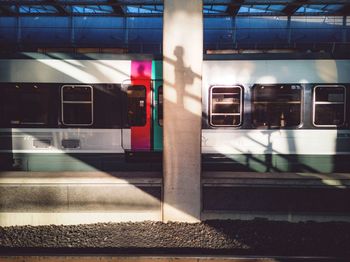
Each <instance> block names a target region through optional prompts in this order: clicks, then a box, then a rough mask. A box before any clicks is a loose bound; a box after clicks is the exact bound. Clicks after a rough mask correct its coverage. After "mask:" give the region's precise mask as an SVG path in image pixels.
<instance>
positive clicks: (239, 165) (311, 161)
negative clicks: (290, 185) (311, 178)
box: [202, 154, 350, 173]
mask: <svg viewBox="0 0 350 262" xmlns="http://www.w3.org/2000/svg"><path fill="white" fill-rule="evenodd" d="M349 161H350V155H295V154H294V155H282V154H273V155H271V154H269V155H268V154H261V155H255V154H240V155H221V154H205V155H203V157H202V168H203V170H207V171H233V172H234V171H237V172H306V173H347V172H350V166H349V164H348V163H349Z"/></svg>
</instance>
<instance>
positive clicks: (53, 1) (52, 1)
mask: <svg viewBox="0 0 350 262" xmlns="http://www.w3.org/2000/svg"><path fill="white" fill-rule="evenodd" d="M43 2H46V1H43ZM49 2H50V5H51V6H53V7H54V8H55V9H56V10H57V12H58V13H59V14H60V15H70V13H69V12H68V11H67V10H66V9H65V8H64V7H63V6H62V5H60V4H59V3H58V2H57V1H56V0H49Z"/></svg>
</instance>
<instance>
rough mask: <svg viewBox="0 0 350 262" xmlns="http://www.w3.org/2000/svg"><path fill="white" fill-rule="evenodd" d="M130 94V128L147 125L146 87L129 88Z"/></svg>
mask: <svg viewBox="0 0 350 262" xmlns="http://www.w3.org/2000/svg"><path fill="white" fill-rule="evenodd" d="M127 94H128V123H129V125H130V126H144V125H145V124H146V87H144V86H129V87H128V89H127Z"/></svg>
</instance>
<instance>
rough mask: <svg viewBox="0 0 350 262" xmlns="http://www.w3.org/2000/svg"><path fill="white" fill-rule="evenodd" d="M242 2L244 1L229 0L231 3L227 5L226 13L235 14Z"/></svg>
mask: <svg viewBox="0 0 350 262" xmlns="http://www.w3.org/2000/svg"><path fill="white" fill-rule="evenodd" d="M243 3H244V0H231V3H230V4H229V5H228V7H227V13H228V14H229V15H230V16H235V15H237V14H238V12H239V9H240V8H241V5H242V4H243Z"/></svg>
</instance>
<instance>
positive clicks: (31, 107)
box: [0, 84, 50, 127]
mask: <svg viewBox="0 0 350 262" xmlns="http://www.w3.org/2000/svg"><path fill="white" fill-rule="evenodd" d="M49 103H50V101H49V90H48V89H47V88H44V87H40V86H37V85H32V84H30V85H29V84H24V85H21V84H18V85H11V86H7V87H5V88H3V92H2V101H1V104H2V106H1V107H2V110H1V111H2V112H1V115H2V116H1V117H0V119H1V120H0V122H1V124H0V125H1V126H3V127H15V126H28V127H29V126H30V127H41V126H47V125H48V124H49V114H48V112H49Z"/></svg>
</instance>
